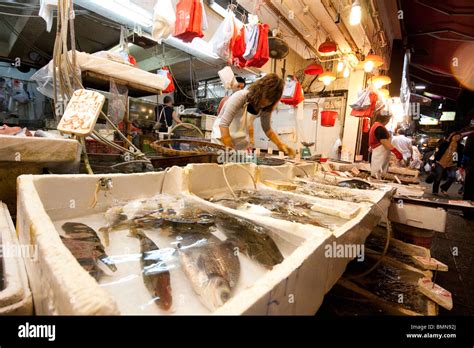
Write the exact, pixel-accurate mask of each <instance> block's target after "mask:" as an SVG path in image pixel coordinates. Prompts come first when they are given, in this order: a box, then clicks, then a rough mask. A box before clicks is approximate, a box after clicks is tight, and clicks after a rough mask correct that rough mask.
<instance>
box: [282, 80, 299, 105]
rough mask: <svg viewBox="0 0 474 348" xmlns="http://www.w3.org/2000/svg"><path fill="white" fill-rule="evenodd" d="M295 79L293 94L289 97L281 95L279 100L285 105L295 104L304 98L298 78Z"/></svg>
mask: <svg viewBox="0 0 474 348" xmlns="http://www.w3.org/2000/svg"><path fill="white" fill-rule="evenodd" d="M294 81H295V90H294V94H293V95H292V96H291V97H283V98H281V102H282V103H284V104H287V105H293V106H296V105H298V104H299V103H301V102H302V101H303V100H304V94H303V90H302V88H301V84H300V82H299V81H298V80H296V79H295V80H294Z"/></svg>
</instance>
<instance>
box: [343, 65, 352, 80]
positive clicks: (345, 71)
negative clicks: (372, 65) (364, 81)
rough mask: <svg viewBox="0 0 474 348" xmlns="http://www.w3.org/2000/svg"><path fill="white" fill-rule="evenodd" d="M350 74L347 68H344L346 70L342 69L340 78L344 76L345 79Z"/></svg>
mask: <svg viewBox="0 0 474 348" xmlns="http://www.w3.org/2000/svg"><path fill="white" fill-rule="evenodd" d="M350 73H351V71H350V70H349V68H348V67H347V66H346V68H345V69H344V72H343V73H342V76H344V77H345V78H347V77H349V74H350Z"/></svg>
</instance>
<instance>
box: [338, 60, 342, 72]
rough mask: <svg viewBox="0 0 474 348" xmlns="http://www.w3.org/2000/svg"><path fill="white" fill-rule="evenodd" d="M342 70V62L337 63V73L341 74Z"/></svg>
mask: <svg viewBox="0 0 474 348" xmlns="http://www.w3.org/2000/svg"><path fill="white" fill-rule="evenodd" d="M343 69H344V62H342V61H339V63H337V72H341V71H342V70H343Z"/></svg>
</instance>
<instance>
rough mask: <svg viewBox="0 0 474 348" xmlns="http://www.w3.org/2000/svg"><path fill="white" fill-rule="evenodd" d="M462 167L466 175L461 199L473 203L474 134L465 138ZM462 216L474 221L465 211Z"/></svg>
mask: <svg viewBox="0 0 474 348" xmlns="http://www.w3.org/2000/svg"><path fill="white" fill-rule="evenodd" d="M462 166H463V168H464V171H465V173H466V176H465V178H464V193H463V197H462V199H464V200H466V201H474V133H472V134H470V135H469V136H468V137H467V141H466V145H465V146H464V152H463V158H462ZM464 216H465V217H466V218H468V219H474V213H472V212H469V211H465V212H464Z"/></svg>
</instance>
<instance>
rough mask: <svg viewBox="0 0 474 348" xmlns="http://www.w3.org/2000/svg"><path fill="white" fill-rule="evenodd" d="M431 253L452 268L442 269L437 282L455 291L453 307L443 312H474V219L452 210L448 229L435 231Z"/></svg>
mask: <svg viewBox="0 0 474 348" xmlns="http://www.w3.org/2000/svg"><path fill="white" fill-rule="evenodd" d="M453 254H454V255H453ZM431 255H432V256H433V257H434V258H436V259H438V260H440V261H442V262H444V263H446V264H447V265H448V267H449V271H448V272H439V273H438V275H437V279H436V283H438V284H439V285H441V286H442V287H444V288H445V289H447V290H449V291H451V293H452V294H453V302H454V306H453V309H452V310H451V311H447V310H445V309H443V308H441V307H440V310H439V315H440V316H449V315H474V303H473V302H472V298H473V296H474V268H473V267H472V265H473V264H474V223H473V222H472V221H469V220H466V219H464V218H463V217H462V216H461V215H460V214H459V213H458V212H455V211H453V212H450V213H449V214H448V223H447V226H446V233H436V234H435V238H434V239H433V244H432V247H431Z"/></svg>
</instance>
